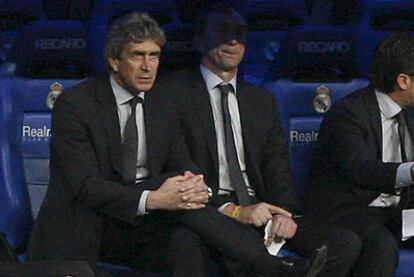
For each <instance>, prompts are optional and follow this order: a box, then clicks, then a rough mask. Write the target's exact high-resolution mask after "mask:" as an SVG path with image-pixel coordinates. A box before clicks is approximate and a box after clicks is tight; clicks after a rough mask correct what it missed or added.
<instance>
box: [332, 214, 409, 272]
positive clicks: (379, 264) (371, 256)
mask: <svg viewBox="0 0 414 277" xmlns="http://www.w3.org/2000/svg"><path fill="white" fill-rule="evenodd" d="M335 222H336V223H338V224H341V225H342V226H345V227H346V228H348V229H350V230H352V231H353V232H355V234H357V235H358V237H359V238H360V240H361V243H362V249H361V257H360V258H359V260H358V264H357V266H356V268H355V270H354V275H353V276H361V277H362V276H378V277H392V276H394V274H395V271H396V268H397V266H398V262H399V251H398V250H399V246H402V245H401V209H398V208H394V207H390V208H375V207H364V208H358V209H357V208H355V209H349V210H346V211H342V212H340V213H338V214H337V215H336V217H335ZM404 244H406V245H408V246H410V245H411V247H412V246H413V245H414V244H413V240H412V239H410V240H408V241H407V242H405V243H404Z"/></svg>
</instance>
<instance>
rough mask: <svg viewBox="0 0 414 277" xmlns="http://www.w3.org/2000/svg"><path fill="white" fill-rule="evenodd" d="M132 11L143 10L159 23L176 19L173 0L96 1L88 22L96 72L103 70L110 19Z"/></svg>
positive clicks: (168, 22)
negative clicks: (104, 48)
mask: <svg viewBox="0 0 414 277" xmlns="http://www.w3.org/2000/svg"><path fill="white" fill-rule="evenodd" d="M133 11H145V12H147V13H148V14H150V15H151V16H153V17H154V19H155V20H157V22H158V23H159V24H160V25H161V26H165V25H167V24H173V23H174V22H177V21H178V18H177V14H176V10H175V4H174V0H140V1H136V0H101V1H97V2H96V4H95V8H94V10H93V12H92V18H91V20H90V22H89V24H88V25H89V32H88V33H89V45H90V47H91V50H92V52H93V63H94V66H95V71H96V72H99V73H100V72H105V68H106V67H105V59H104V55H103V53H104V50H103V47H104V45H105V37H106V34H107V32H108V29H109V26H110V24H111V23H112V21H113V20H114V19H116V18H118V17H120V16H122V15H124V14H127V13H130V12H133Z"/></svg>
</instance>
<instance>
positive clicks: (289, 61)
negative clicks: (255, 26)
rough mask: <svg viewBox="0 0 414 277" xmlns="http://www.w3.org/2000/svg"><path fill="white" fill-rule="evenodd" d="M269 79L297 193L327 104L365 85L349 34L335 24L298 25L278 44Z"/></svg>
mask: <svg viewBox="0 0 414 277" xmlns="http://www.w3.org/2000/svg"><path fill="white" fill-rule="evenodd" d="M278 62H280V63H279V64H278V65H276V66H275V67H274V71H276V72H275V73H276V74H275V76H278V78H279V79H277V78H276V77H275V80H274V81H270V82H267V83H266V84H265V87H266V88H267V89H268V90H270V91H271V92H272V93H273V94H274V95H275V97H276V100H277V102H278V104H279V107H280V112H281V118H282V122H283V127H284V131H285V136H286V140H287V141H288V145H289V151H290V158H291V162H292V167H293V173H294V178H295V182H296V185H297V186H298V191H299V194H300V195H301V196H303V194H304V193H305V191H306V186H307V175H308V167H309V163H310V160H311V157H312V153H313V148H314V146H315V143H316V141H317V138H318V131H319V125H320V123H321V120H322V117H323V114H324V113H325V112H327V111H328V110H329V108H330V106H331V105H332V103H334V102H336V101H338V100H339V99H341V98H343V97H344V96H345V95H347V94H349V93H351V92H353V91H355V90H357V89H358V88H361V87H364V86H366V85H367V81H366V80H363V79H359V78H358V60H357V56H356V52H355V48H354V42H353V39H352V34H351V32H350V30H349V29H347V28H344V27H339V26H325V25H303V26H299V27H296V28H293V29H291V30H290V31H289V32H288V33H287V34H286V36H285V38H284V40H283V41H282V44H281V49H280V51H279V56H278Z"/></svg>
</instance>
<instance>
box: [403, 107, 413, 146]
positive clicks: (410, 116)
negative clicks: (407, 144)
mask: <svg viewBox="0 0 414 277" xmlns="http://www.w3.org/2000/svg"><path fill="white" fill-rule="evenodd" d="M405 119H406V121H407V128H408V131H409V132H410V136H411V139H412V140H414V108H408V109H406V111H405Z"/></svg>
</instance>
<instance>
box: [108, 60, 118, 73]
mask: <svg viewBox="0 0 414 277" xmlns="http://www.w3.org/2000/svg"><path fill="white" fill-rule="evenodd" d="M108 63H109V65H110V66H111V68H112V71H113V72H115V73H117V72H118V69H119V60H118V59H117V58H108Z"/></svg>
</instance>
